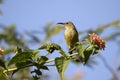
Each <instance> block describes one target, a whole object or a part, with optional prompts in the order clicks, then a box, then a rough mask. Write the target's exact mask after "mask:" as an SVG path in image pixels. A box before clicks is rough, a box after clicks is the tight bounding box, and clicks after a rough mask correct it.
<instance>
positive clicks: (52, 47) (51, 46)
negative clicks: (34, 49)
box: [38, 43, 62, 53]
mask: <svg viewBox="0 0 120 80" xmlns="http://www.w3.org/2000/svg"><path fill="white" fill-rule="evenodd" d="M38 49H46V50H47V51H48V52H49V53H52V52H53V51H54V50H62V48H61V47H60V46H59V45H58V44H55V43H47V44H44V45H42V46H41V47H40V48H38Z"/></svg>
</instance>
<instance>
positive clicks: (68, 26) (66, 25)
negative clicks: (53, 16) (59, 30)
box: [57, 21, 75, 28]
mask: <svg viewBox="0 0 120 80" xmlns="http://www.w3.org/2000/svg"><path fill="white" fill-rule="evenodd" d="M57 24H62V25H64V26H65V28H74V27H75V26H74V24H73V23H72V22H71V21H69V22H65V23H63V22H59V23H57Z"/></svg>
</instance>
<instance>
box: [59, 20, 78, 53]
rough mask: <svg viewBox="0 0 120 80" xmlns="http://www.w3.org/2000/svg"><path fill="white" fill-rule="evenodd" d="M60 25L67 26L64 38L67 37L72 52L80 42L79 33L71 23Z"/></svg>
mask: <svg viewBox="0 0 120 80" xmlns="http://www.w3.org/2000/svg"><path fill="white" fill-rule="evenodd" d="M58 24H62V25H64V26H65V33H64V37H65V40H66V43H67V45H68V48H69V50H72V49H73V48H74V46H75V44H76V43H77V42H79V39H78V32H77V29H76V28H75V25H74V24H73V23H72V22H70V21H69V22H65V23H62V22H60V23H58ZM70 53H71V52H70Z"/></svg>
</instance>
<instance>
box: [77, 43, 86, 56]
mask: <svg viewBox="0 0 120 80" xmlns="http://www.w3.org/2000/svg"><path fill="white" fill-rule="evenodd" d="M76 48H77V52H78V53H79V55H80V56H81V57H82V58H85V55H84V50H85V49H86V46H85V45H84V44H83V45H80V44H78V45H77V46H76Z"/></svg>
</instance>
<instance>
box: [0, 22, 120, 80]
mask: <svg viewBox="0 0 120 80" xmlns="http://www.w3.org/2000/svg"><path fill="white" fill-rule="evenodd" d="M0 26H1V27H0V30H1V32H0V45H1V47H2V48H3V49H5V50H4V55H0V56H1V57H0V77H1V78H2V79H3V80H7V79H8V76H10V74H8V72H9V73H11V74H12V75H14V74H17V73H19V71H20V70H24V68H31V67H32V68H33V70H32V71H31V70H30V69H28V70H29V72H31V74H33V78H34V80H38V79H39V78H41V76H42V75H43V70H49V65H47V63H50V62H55V65H54V66H55V67H56V68H57V71H58V73H59V75H60V78H61V80H64V72H65V70H66V68H67V66H68V65H69V62H70V61H74V62H76V60H77V59H79V60H80V61H79V63H82V64H84V65H86V64H88V63H89V62H90V58H91V56H92V55H96V54H98V53H99V52H100V51H101V48H100V46H99V45H101V43H100V42H99V41H102V40H97V39H96V41H97V42H98V43H97V44H96V43H95V42H93V41H92V40H91V39H90V38H89V37H88V34H89V33H93V32H94V33H96V34H99V35H100V34H102V33H103V31H105V30H106V29H107V28H110V27H112V28H116V29H118V32H115V33H111V35H108V36H105V38H104V39H106V41H107V40H113V39H115V38H117V37H119V36H120V35H119V34H120V32H119V26H120V20H116V21H113V22H111V23H109V24H106V25H101V26H99V27H98V28H96V29H94V30H87V31H83V32H80V33H81V35H82V34H84V33H85V34H86V33H87V35H85V36H84V37H83V38H82V39H81V40H80V41H81V42H80V43H77V44H76V46H75V49H74V50H73V54H68V52H65V51H64V50H63V49H62V47H61V46H60V45H59V44H56V43H46V44H43V45H42V46H41V47H39V48H38V49H35V50H31V49H29V44H32V43H29V44H28V42H29V41H28V40H26V39H25V38H24V36H23V34H21V33H19V32H18V31H17V30H16V28H15V25H10V26H9V27H5V26H4V25H0ZM52 26H53V25H52V24H48V25H46V27H45V32H46V33H45V34H46V36H45V39H43V40H44V41H47V40H49V39H50V38H51V37H52V36H53V35H55V34H58V33H59V32H60V31H61V30H62V29H63V27H61V26H55V27H52ZM28 34H30V35H28ZM28 34H27V36H29V37H32V38H31V39H34V41H35V42H36V43H37V44H39V43H40V42H39V41H40V39H39V38H38V36H35V35H33V34H32V33H28ZM44 41H43V42H44ZM41 42H42V41H41ZM41 44H42V43H41ZM102 44H105V43H102ZM16 46H17V47H16ZM20 47H21V48H20ZM43 49H44V50H47V51H48V52H49V53H54V51H55V50H56V51H58V53H60V54H61V55H60V56H58V57H56V58H55V59H49V57H48V56H44V55H42V54H40V53H39V51H40V50H43ZM11 53H14V56H13V57H12V58H9V59H7V60H6V59H4V56H7V55H10V54H11ZM6 64H8V65H7V66H6Z"/></svg>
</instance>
